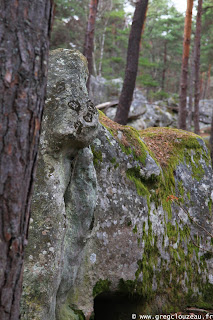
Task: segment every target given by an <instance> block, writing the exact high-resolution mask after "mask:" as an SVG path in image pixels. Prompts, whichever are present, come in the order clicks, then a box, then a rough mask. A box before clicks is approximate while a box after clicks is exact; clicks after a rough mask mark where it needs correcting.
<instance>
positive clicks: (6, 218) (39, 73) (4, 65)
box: [0, 0, 53, 320]
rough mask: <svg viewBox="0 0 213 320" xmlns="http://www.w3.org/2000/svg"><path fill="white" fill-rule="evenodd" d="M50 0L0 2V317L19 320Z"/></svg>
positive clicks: (50, 6) (9, 0)
mask: <svg viewBox="0 0 213 320" xmlns="http://www.w3.org/2000/svg"><path fill="white" fill-rule="evenodd" d="M52 9H53V5H52V1H50V0H43V1H38V0H31V1H14V0H1V2H0V20H1V25H0V43H1V48H0V75H1V76H0V123H1V125H0V176H1V180H0V216H1V219H0V318H1V320H18V319H19V303H20V297H21V290H22V274H23V255H24V248H25V246H26V243H27V233H28V224H29V211H30V202H31V195H32V187H33V182H34V175H35V165H36V159H37V150H38V142H39V135H40V125H41V117H42V111H43V105H44V99H45V91H46V77H47V65H48V51H49V36H50V26H51V17H52Z"/></svg>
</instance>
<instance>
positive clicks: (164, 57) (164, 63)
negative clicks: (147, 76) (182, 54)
mask: <svg viewBox="0 0 213 320" xmlns="http://www.w3.org/2000/svg"><path fill="white" fill-rule="evenodd" d="M166 63H167V41H166V40H165V41H164V56H163V72H162V80H161V90H162V91H164V86H165V78H166V69H167V68H166Z"/></svg>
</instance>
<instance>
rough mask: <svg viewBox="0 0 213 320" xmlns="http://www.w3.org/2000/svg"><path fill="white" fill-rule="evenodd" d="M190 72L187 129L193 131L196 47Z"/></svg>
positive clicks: (192, 55)
mask: <svg viewBox="0 0 213 320" xmlns="http://www.w3.org/2000/svg"><path fill="white" fill-rule="evenodd" d="M190 60H191V61H190V74H189V104H188V124H187V129H188V130H189V131H191V129H192V109H193V98H192V96H193V87H194V86H193V84H194V72H195V70H194V49H193V51H192V54H191V59H190Z"/></svg>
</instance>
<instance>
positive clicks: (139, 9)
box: [114, 0, 148, 124]
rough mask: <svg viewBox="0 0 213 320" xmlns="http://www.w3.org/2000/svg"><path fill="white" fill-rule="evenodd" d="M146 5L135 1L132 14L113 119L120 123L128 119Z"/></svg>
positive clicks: (143, 2)
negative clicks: (121, 81)
mask: <svg viewBox="0 0 213 320" xmlns="http://www.w3.org/2000/svg"><path fill="white" fill-rule="evenodd" d="M147 6H148V0H139V1H138V2H137V3H136V8H135V12H134V16H133V21H132V26H131V31H130V36H129V43H128V50H127V63H126V70H125V77H124V83H123V88H122V91H121V95H120V99H119V104H118V108H117V112H116V116H115V119H114V121H116V122H118V123H120V124H126V123H127V120H128V113H129V109H130V106H131V102H132V97H133V92H134V88H135V82H136V76H137V71H138V59H139V49H140V40H141V34H142V31H143V25H144V22H145V19H146V11H147Z"/></svg>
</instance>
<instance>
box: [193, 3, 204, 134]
mask: <svg viewBox="0 0 213 320" xmlns="http://www.w3.org/2000/svg"><path fill="white" fill-rule="evenodd" d="M202 4H203V0H198V8H197V21H196V31H195V49H194V50H195V53H194V66H195V91H194V93H195V95H194V131H195V133H197V134H199V133H200V124H199V121H200V112H199V101H200V37H201V17H202Z"/></svg>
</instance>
